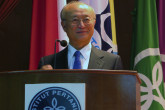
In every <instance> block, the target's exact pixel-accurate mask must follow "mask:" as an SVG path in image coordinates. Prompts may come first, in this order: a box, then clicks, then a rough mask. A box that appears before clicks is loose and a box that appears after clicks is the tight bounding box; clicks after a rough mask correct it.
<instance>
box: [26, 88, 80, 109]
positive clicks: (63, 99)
mask: <svg viewBox="0 0 165 110" xmlns="http://www.w3.org/2000/svg"><path fill="white" fill-rule="evenodd" d="M28 110H81V106H80V103H79V101H78V99H77V98H76V96H75V95H74V94H73V93H72V92H70V91H69V90H67V89H64V88H61V87H50V88H46V89H43V90H41V91H40V92H38V93H37V94H36V95H35V96H34V97H33V99H32V100H31V102H30V104H29V107H28Z"/></svg>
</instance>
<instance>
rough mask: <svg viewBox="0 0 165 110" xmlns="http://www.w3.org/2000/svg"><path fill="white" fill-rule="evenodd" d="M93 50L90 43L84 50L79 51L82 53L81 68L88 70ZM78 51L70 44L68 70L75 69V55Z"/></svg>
mask: <svg viewBox="0 0 165 110" xmlns="http://www.w3.org/2000/svg"><path fill="white" fill-rule="evenodd" d="M91 49H92V44H91V43H89V44H88V45H86V46H85V47H84V48H82V49H81V50H79V51H80V53H81V56H80V61H81V68H82V69H88V64H89V59H90V54H91ZM76 51H77V50H76V49H75V48H74V47H73V46H71V45H70V44H69V45H68V68H69V69H73V65H74V60H75V56H74V53H75V52H76Z"/></svg>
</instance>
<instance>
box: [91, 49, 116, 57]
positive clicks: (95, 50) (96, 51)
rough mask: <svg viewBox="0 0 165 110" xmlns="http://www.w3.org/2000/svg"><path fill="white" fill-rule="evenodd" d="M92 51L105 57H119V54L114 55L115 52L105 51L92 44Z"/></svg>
mask: <svg viewBox="0 0 165 110" xmlns="http://www.w3.org/2000/svg"><path fill="white" fill-rule="evenodd" d="M92 49H93V51H94V52H95V53H96V54H98V55H99V56H105V57H114V58H115V57H119V55H115V54H112V53H109V52H107V51H104V50H100V49H97V48H96V47H94V46H93V48H92Z"/></svg>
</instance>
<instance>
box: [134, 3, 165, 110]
mask: <svg viewBox="0 0 165 110" xmlns="http://www.w3.org/2000/svg"><path fill="white" fill-rule="evenodd" d="M132 40H133V41H132V55H131V69H133V70H136V71H137V72H138V74H139V76H140V78H141V80H142V84H141V110H165V95H164V85H163V72H162V66H161V61H160V52H159V36H158V23H157V10H156V1H155V0H136V6H135V13H134V33H133V38H132Z"/></svg>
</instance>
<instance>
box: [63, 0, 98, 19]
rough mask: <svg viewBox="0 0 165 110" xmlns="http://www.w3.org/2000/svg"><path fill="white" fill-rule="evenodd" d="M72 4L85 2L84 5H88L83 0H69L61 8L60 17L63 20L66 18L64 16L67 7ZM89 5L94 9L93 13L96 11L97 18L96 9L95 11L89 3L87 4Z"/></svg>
mask: <svg viewBox="0 0 165 110" xmlns="http://www.w3.org/2000/svg"><path fill="white" fill-rule="evenodd" d="M71 4H84V5H87V4H86V3H83V2H81V1H71V2H69V3H68V4H67V5H65V6H64V7H63V9H62V10H61V13H60V18H61V20H62V21H63V20H64V19H65V18H64V16H65V9H66V8H67V7H68V6H69V5H71ZM87 6H88V7H90V8H91V9H92V11H93V13H94V17H95V18H96V14H95V11H94V9H93V8H92V7H91V6H89V5H87Z"/></svg>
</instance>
